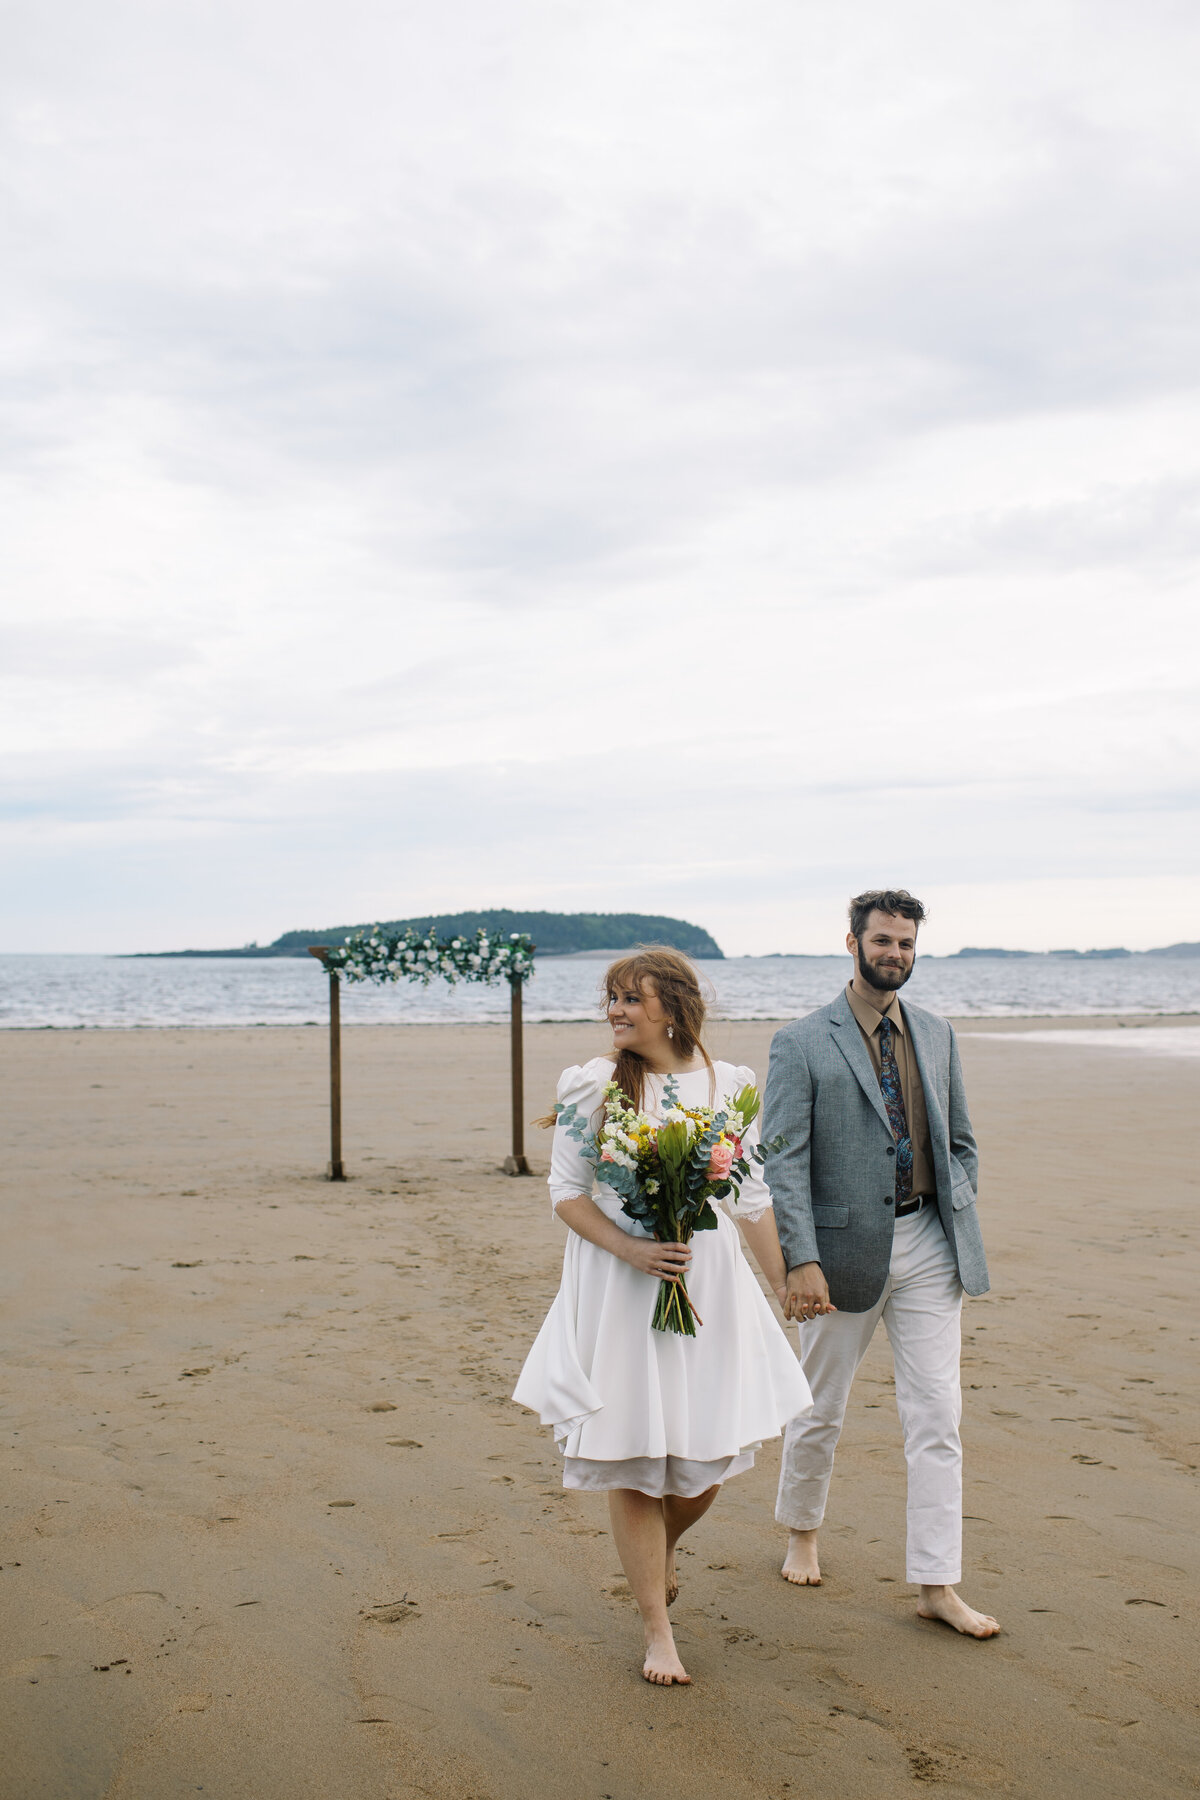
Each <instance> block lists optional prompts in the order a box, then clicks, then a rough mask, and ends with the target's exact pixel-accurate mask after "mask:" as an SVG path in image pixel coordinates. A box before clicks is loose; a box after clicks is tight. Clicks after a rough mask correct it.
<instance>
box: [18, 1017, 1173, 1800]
mask: <svg viewBox="0 0 1200 1800" xmlns="http://www.w3.org/2000/svg"><path fill="white" fill-rule="evenodd" d="M1196 1023H1197V1021H1196V1020H1195V1019H1180V1020H1177V1021H1174V1022H1172V1021H1166V1020H1162V1019H1158V1018H1156V1019H1154V1020H1144V1021H1137V1020H1126V1021H1124V1022H1123V1025H1122V1026H1121V1027H1118V1025H1117V1023H1116V1022H1115V1021H1107V1022H1106V1021H1098V1020H1095V1019H1088V1020H1086V1021H1081V1022H1080V1025H1081V1027H1083V1026H1086V1028H1087V1030H1088V1032H1089V1033H1091V1032H1094V1031H1096V1030H1097V1029H1098V1028H1100V1027H1104V1026H1106V1025H1107V1028H1108V1029H1109V1030H1110V1031H1111V1033H1112V1047H1111V1048H1110V1047H1107V1046H1102V1047H1095V1046H1093V1045H1091V1044H1090V1043H1088V1044H1085V1043H1082V1042H1081V1044H1080V1045H1078V1046H1076V1045H1074V1044H1072V1043H1070V1042H1069V1041H1061V1034H1062V1032H1063V1030H1064V1022H1063V1021H1061V1020H1055V1021H1053V1025H1054V1029H1055V1037H1054V1038H1053V1039H1052V1040H1048V1041H1047V1042H1046V1043H1038V1042H1037V1041H1036V1040H1035V1041H1028V1040H1027V1038H1026V1036H1025V1034H1026V1033H1029V1032H1031V1031H1032V1032H1037V1031H1038V1030H1039V1029H1040V1027H1039V1026H1038V1024H1037V1022H1035V1021H1030V1020H1027V1019H1022V1020H1009V1021H1004V1022H988V1021H983V1020H978V1019H976V1020H971V1021H969V1022H963V1027H962V1029H963V1031H964V1033H965V1035H964V1036H963V1038H962V1049H963V1057H964V1062H965V1066H966V1074H967V1081H968V1091H969V1095H970V1100H971V1106H972V1113H973V1116H974V1120H975V1125H976V1131H977V1135H978V1137H979V1140H980V1146H981V1153H982V1159H983V1179H982V1192H981V1209H982V1212H983V1223H984V1230H985V1234H986V1237H987V1241H988V1246H989V1252H990V1257H991V1263H992V1271H993V1290H992V1292H991V1294H989V1295H988V1296H987V1297H986V1298H984V1299H982V1300H977V1301H974V1302H968V1305H967V1310H966V1313H965V1350H964V1371H963V1380H964V1388H965V1400H966V1416H965V1423H964V1437H965V1442H966V1455H967V1465H966V1467H967V1489H966V1512H967V1515H968V1521H969V1522H968V1524H967V1528H966V1529H967V1544H966V1554H967V1567H968V1571H969V1573H968V1575H967V1576H966V1578H965V1579H964V1583H963V1592H964V1594H965V1595H966V1597H967V1598H968V1599H970V1600H972V1601H973V1602H974V1603H975V1604H977V1605H979V1606H982V1607H983V1608H985V1609H986V1610H988V1611H991V1612H994V1613H995V1614H996V1615H997V1616H998V1617H999V1619H1000V1620H1001V1623H1002V1626H1003V1628H1004V1631H1003V1635H1002V1636H1001V1637H1000V1638H998V1639H997V1640H995V1641H994V1642H991V1643H986V1644H978V1643H973V1642H966V1641H964V1640H961V1639H959V1638H957V1637H955V1636H953V1635H952V1634H951V1633H950V1632H948V1631H947V1630H945V1629H944V1628H941V1627H938V1626H935V1625H931V1624H924V1623H922V1622H920V1621H918V1620H917V1619H916V1617H915V1614H914V1610H913V1603H912V1592H911V1590H909V1589H907V1588H906V1587H905V1585H904V1581H903V1574H904V1569H903V1557H902V1549H903V1528H904V1526H903V1495H904V1470H903V1461H902V1456H901V1453H900V1447H899V1429H898V1425H897V1422H896V1417H895V1410H894V1405H893V1396H892V1392H891V1381H890V1377H889V1366H890V1365H889V1358H888V1353H887V1348H886V1341H885V1340H884V1339H883V1336H882V1333H881V1334H880V1336H879V1339H878V1340H877V1342H876V1344H875V1345H874V1346H873V1349H872V1352H871V1354H870V1356H869V1358H868V1361H867V1363H866V1364H865V1365H864V1368H863V1371H862V1373H861V1376H860V1378H859V1381H858V1384H857V1386H856V1389H855V1393H854V1397H853V1400H852V1403H851V1410H850V1415H849V1418H848V1421H847V1428H846V1434H845V1437H844V1438H843V1442H842V1448H841V1451H840V1453H839V1460H838V1467H837V1471H836V1473H835V1478H834V1489H833V1495H832V1502H831V1511H830V1517H829V1519H828V1521H827V1528H826V1534H825V1540H824V1555H823V1562H824V1564H825V1572H826V1582H825V1585H824V1586H823V1587H822V1588H821V1589H820V1590H819V1591H808V1592H806V1591H801V1590H796V1589H792V1588H790V1587H788V1586H787V1585H786V1584H785V1583H784V1582H783V1581H782V1580H781V1579H780V1578H779V1575H778V1566H779V1561H780V1557H781V1552H782V1534H781V1532H780V1531H779V1530H778V1528H777V1527H776V1526H775V1524H774V1521H773V1517H772V1510H773V1501H774V1486H775V1474H776V1469H777V1466H778V1445H777V1444H773V1445H768V1446H766V1447H765V1448H764V1450H763V1452H762V1453H761V1454H760V1456H759V1459H758V1465H757V1467H756V1468H755V1470H754V1471H753V1472H752V1473H751V1474H749V1475H747V1476H744V1477H742V1478H741V1479H739V1480H737V1481H735V1482H733V1483H731V1484H730V1486H729V1487H728V1489H727V1490H726V1491H725V1493H724V1494H723V1495H722V1496H721V1498H720V1499H719V1501H718V1503H717V1505H716V1506H715V1507H714V1508H713V1510H712V1512H711V1513H710V1514H709V1515H708V1516H707V1517H706V1518H705V1519H704V1520H703V1521H702V1523H701V1525H700V1526H699V1527H698V1528H697V1530H696V1531H695V1532H694V1533H693V1534H692V1535H691V1537H690V1538H689V1539H687V1540H685V1551H684V1554H683V1556H682V1559H681V1572H682V1593H681V1596H680V1600H679V1602H678V1605H677V1607H676V1609H675V1615H674V1616H675V1621H676V1631H677V1637H678V1640H679V1644H680V1649H681V1653H682V1655H683V1657H684V1660H685V1661H686V1663H687V1665H688V1668H689V1669H690V1671H691V1673H692V1675H693V1677H694V1681H695V1685H694V1686H693V1687H691V1688H690V1689H674V1690H669V1691H663V1690H655V1689H651V1688H649V1687H647V1686H646V1685H645V1684H644V1683H643V1682H642V1681H641V1680H640V1679H639V1677H638V1674H637V1669H638V1645H639V1633H638V1625H637V1618H636V1613H635V1610H634V1607H633V1603H632V1601H631V1600H630V1598H629V1597H628V1595H627V1594H626V1592H625V1589H624V1583H623V1581H622V1578H621V1575H620V1572H619V1565H618V1562H617V1559H616V1556H615V1553H614V1550H613V1548H612V1544H611V1541H610V1539H609V1536H608V1533H607V1529H606V1523H605V1520H606V1513H605V1507H604V1502H603V1500H602V1499H601V1498H600V1497H597V1496H588V1495H572V1496H564V1494H563V1492H562V1490H561V1488H560V1485H559V1479H558V1469H557V1458H556V1455H555V1452H554V1448H553V1444H552V1443H551V1442H550V1440H549V1439H548V1437H547V1435H546V1434H545V1433H543V1432H542V1430H541V1429H540V1427H539V1426H538V1424H537V1422H536V1421H535V1420H534V1419H533V1418H531V1417H530V1416H529V1415H528V1414H525V1413H523V1412H521V1411H520V1410H519V1409H517V1408H516V1407H514V1406H513V1405H512V1404H511V1402H510V1401H509V1399H508V1395H509V1393H510V1391H511V1388H512V1385H513V1382H514V1379H515V1376H516V1373H517V1370H518V1368H519V1366H520V1363H521V1360H522V1358H523V1356H524V1354H525V1351H526V1349H527V1347H528V1344H529V1342H530V1341H531V1339H532V1337H533V1335H534V1332H535V1331H536V1329H537V1326H538V1324H539V1322H540V1320H541V1318H542V1316H543V1314H544V1312H545V1309H546V1307H547V1306H548V1305H549V1302H550V1300H551V1297H552V1295H553V1293H554V1290H555V1288H556V1285H557V1280H558V1267H559V1263H560V1260H561V1254H562V1227H561V1226H559V1225H557V1224H556V1223H555V1222H554V1221H553V1219H552V1218H551V1215H550V1209H549V1205H548V1202H547V1197H546V1190H545V1186H544V1182H543V1181H542V1180H541V1179H538V1180H520V1179H517V1180H513V1179H510V1178H507V1177H505V1176H504V1175H503V1174H502V1173H500V1170H499V1165H500V1161H501V1159H502V1157H503V1155H504V1153H505V1150H506V1149H507V1142H506V1131H507V1107H508V1091H507V1079H508V1075H507V1036H506V1033H505V1032H504V1031H503V1029H500V1028H493V1027H484V1026H479V1027H469V1026H468V1027H464V1026H446V1027H436V1026H420V1027H407V1028H405V1027H380V1028H373V1027H372V1028H367V1027H364V1028H359V1029H355V1030H351V1031H348V1032H347V1033H346V1041H345V1064H346V1155H347V1161H348V1168H349V1171H350V1173H351V1177H352V1179H351V1180H349V1181H348V1182H347V1183H346V1184H345V1185H344V1186H342V1185H332V1184H330V1183H328V1182H326V1181H325V1180H324V1179H323V1172H324V1167H325V1160H326V1155H327V1138H326V1130H327V1126H326V1111H325V1101H326V1085H325V1083H326V1064H325V1053H326V1041H325V1036H324V1033H323V1031H321V1030H320V1029H302V1028H296V1029H262V1030H241V1031H217V1030H211V1031H205V1030H195V1031H183V1030H160V1031H128V1032H121V1031H81V1032H68V1031H58V1032H50V1031H45V1032H8V1033H4V1034H0V1059H2V1064H3V1083H4V1087H3V1091H4V1093H5V1096H6V1100H7V1103H8V1110H9V1116H10V1126H9V1131H8V1150H7V1154H6V1158H5V1163H6V1177H7V1179H6V1181H5V1200H4V1208H5V1211H4V1242H5V1249H6V1255H5V1258H4V1265H5V1266H4V1273H3V1282H4V1320H5V1326H4V1339H5V1346H4V1348H5V1364H6V1371H5V1383H6V1401H5V1420H4V1431H5V1448H4V1457H5V1480H4V1494H3V1503H4V1514H3V1516H4V1533H3V1541H2V1545H0V1564H2V1565H3V1566H2V1569H0V1606H2V1608H3V1642H4V1657H3V1667H4V1672H5V1677H6V1693H5V1705H4V1708H3V1719H2V1721H0V1770H2V1771H3V1773H2V1774H0V1789H2V1791H3V1794H4V1795H5V1797H6V1800H102V1797H103V1800H174V1796H177V1795H179V1796H183V1795H194V1794H197V1793H202V1794H205V1795H207V1796H210V1797H213V1796H215V1797H217V1800H415V1797H416V1796H435V1797H436V1800H528V1797H530V1796H533V1797H537V1800H541V1797H546V1800H559V1797H561V1800H635V1797H636V1800H666V1797H668V1796H669V1797H670V1800H710V1797H715V1796H721V1800H764V1797H765V1796H771V1797H777V1800H785V1797H787V1800H794V1797H798V1796H800V1795H801V1794H804V1793H806V1792H811V1791H814V1790H816V1791H819V1792H820V1793H822V1794H841V1795H846V1796H849V1797H851V1800H876V1797H882V1796H892V1795H898V1794H906V1793H910V1792H915V1791H919V1788H920V1787H921V1786H925V1787H928V1788H929V1789H930V1790H932V1791H936V1792H937V1793H939V1794H942V1795H945V1796H946V1797H947V1800H950V1797H951V1796H956V1795H963V1796H966V1795H982V1794H1011V1795H1015V1796H1020V1797H1022V1800H1041V1797H1042V1796H1060V1795H1061V1796H1069V1797H1074V1796H1079V1797H1080V1800H1083V1797H1084V1796H1088V1797H1089V1800H1095V1797H1096V1796H1098V1795H1099V1796H1109V1795H1112V1796H1116V1795H1121V1796H1123V1797H1125V1800H1143V1797H1144V1800H1161V1796H1163V1795H1176V1794H1179V1795H1182V1794H1192V1793H1196V1792H1197V1791H1200V1717H1198V1708H1197V1682H1196V1675H1195V1670H1196V1647H1195V1619H1196V1610H1197V1601H1198V1599H1200V1580H1198V1572H1200V1550H1198V1549H1197V1543H1198V1541H1200V1540H1198V1535H1197V1533H1198V1527H1200V1507H1198V1506H1197V1499H1196V1468H1197V1464H1198V1463H1200V1442H1198V1439H1200V1426H1198V1424H1197V1418H1198V1415H1197V1410H1196V1401H1197V1391H1196V1390H1197V1385H1198V1382H1197V1371H1196V1363H1197V1357H1196V1346H1197V1343H1198V1341H1200V1326H1198V1325H1197V1323H1196V1319H1197V1304H1196V1296H1197V1291H1198V1288H1200V1239H1198V1236H1197V1231H1196V1225H1195V1218H1196V1211H1195V1209H1196V1199H1197V1176H1196V1158H1195V1118H1196V1112H1197V1106H1196V1103H1197V1098H1198V1088H1200V1061H1197V1060H1187V1059H1185V1058H1182V1057H1180V1058H1175V1057H1172V1056H1169V1055H1151V1054H1148V1053H1146V1052H1143V1051H1139V1049H1138V1047H1137V1044H1136V1042H1135V1039H1136V1033H1137V1031H1138V1029H1139V1026H1146V1025H1151V1024H1152V1025H1153V1026H1154V1027H1155V1028H1157V1029H1159V1030H1161V1029H1166V1028H1171V1029H1191V1030H1193V1031H1194V1030H1195V1028H1196ZM1047 1024H1049V1022H1047ZM773 1029H774V1028H773V1027H772V1026H770V1025H765V1024H740V1025H724V1026H717V1027H716V1028H715V1030H714V1032H713V1048H714V1049H715V1050H717V1051H718V1052H719V1053H721V1054H725V1055H730V1056H733V1057H734V1058H735V1059H736V1060H738V1061H745V1062H749V1063H750V1064H752V1065H753V1066H754V1067H755V1068H756V1069H758V1070H759V1071H760V1073H765V1069H766V1058H767V1048H768V1045H769V1042H770V1037H771V1034H772V1031H773ZM1015 1033H1020V1034H1021V1035H1020V1036H1019V1037H1017V1038H1016V1039H1015V1041H1007V1040H1009V1039H1012V1038H1013V1037H1014V1034H1015ZM527 1039H528V1042H527V1093H528V1095H529V1106H528V1111H529V1113H530V1114H531V1115H532V1114H534V1113H537V1112H540V1111H542V1110H543V1109H544V1107H545V1106H546V1104H547V1103H548V1102H549V1100H550V1098H551V1097H552V1094H553V1082H554V1078H555V1075H556V1074H557V1072H558V1070H559V1068H560V1067H561V1066H562V1065H564V1064H565V1063H567V1062H576V1061H582V1060H584V1058H585V1057H586V1056H588V1055H591V1054H594V1053H595V1051H597V1050H599V1049H600V1048H602V1047H603V1045H604V1042H605V1034H604V1033H603V1031H602V1029H601V1027H600V1026H599V1025H596V1026H594V1027H591V1026H579V1025H561V1026H552V1025H545V1026H536V1027H534V1028H532V1029H530V1030H529V1032H528V1034H527ZM531 1160H532V1161H533V1163H534V1165H535V1167H536V1168H537V1169H538V1170H539V1171H542V1172H544V1169H545V1165H546V1160H547V1154H546V1143H545V1140H544V1139H542V1138H539V1136H538V1134H536V1133H534V1134H532V1156H531ZM876 1414H878V1417H876ZM914 1784H917V1786H916V1787H914Z"/></svg>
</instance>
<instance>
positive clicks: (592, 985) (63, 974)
mask: <svg viewBox="0 0 1200 1800" xmlns="http://www.w3.org/2000/svg"><path fill="white" fill-rule="evenodd" d="M604 966H605V965H604V961H603V960H597V959H595V958H591V957H578V958H576V957H543V958H541V959H540V960H539V961H538V963H537V966H536V970H535V973H534V976H533V979H532V980H531V981H529V982H528V983H527V984H526V989H525V997H524V999H525V1017H526V1018H527V1019H528V1020H530V1021H534V1022H536V1021H541V1020H552V1019H561V1020H571V1019H590V1018H595V1017H597V1016H598V1014H599V1012H600V983H601V979H602V977H603V974H604ZM697 966H698V968H699V970H700V973H701V975H702V976H703V978H704V980H705V981H706V982H707V984H708V986H709V987H710V989H711V990H712V993H713V996H714V1002H715V1010H716V1012H717V1014H718V1015H719V1016H720V1017H723V1018H727V1019H789V1018H796V1017H799V1016H800V1015H802V1014H804V1013H807V1012H811V1011H812V1010H813V1009H814V1008H815V1007H818V1006H823V1005H824V1004H825V1003H826V1002H827V1001H829V1000H832V999H833V998H834V996H835V995H836V994H837V993H838V992H839V990H840V989H841V988H842V987H844V986H845V983H846V980H847V978H848V976H849V974H850V962H849V959H848V958H847V957H844V956H841V957H790V956H758V957H755V956H747V957H731V958H729V959H727V960H726V961H724V962H702V963H699V964H698V965H697ZM904 994H905V998H906V999H907V998H911V999H912V1000H914V1001H916V1002H917V1004H918V1005H921V1006H925V1007H928V1008H929V1010H930V1011H931V1012H936V1013H943V1014H946V1015H948V1016H950V1017H952V1018H970V1017H976V1018H1001V1017H1022V1016H1027V1017H1056V1016H1057V1017H1079V1016H1086V1015H1088V1014H1093V1015H1094V1014H1104V1013H1192V1012H1195V1013H1200V958H1185V957H1167V956H1144V955H1137V956H1127V957H1120V958H1113V959H1111V960H1105V961H1082V960H1077V959H1074V958H1071V957H1030V958H1024V957H1012V958H1009V957H954V956H947V957H923V958H920V959H919V960H918V962H917V967H916V970H915V972H914V974H913V976H912V979H911V980H910V981H909V983H908V985H907V987H906V988H905V990H904ZM327 1005H328V980H327V978H326V976H325V975H324V973H323V971H322V969H321V966H320V964H319V963H318V962H316V961H315V960H314V959H313V958H311V957H307V956H305V957H296V958H290V957H278V958H272V959H269V960H261V961H260V960H254V959H250V958H246V959H242V958H238V957H211V958H209V957H204V958H195V959H193V958H188V957H181V958H174V957H169V958H168V957H164V958H156V957H147V958H139V957H120V956H0V1027H7V1028H9V1029H12V1028H14V1027H15V1028H26V1029H38V1028H41V1029H45V1028H48V1027H58V1028H60V1029H70V1028H76V1027H80V1026H109V1027H112V1026H125V1027H147V1026H149V1027H153V1026H179V1025H200V1026H204V1025H207V1026H218V1025H225V1026H228V1025H307V1024H312V1025H317V1024H322V1023H324V1021H325V1019H326V1018H327V1016H328V1013H327ZM508 1010H509V994H508V988H507V986H506V985H505V984H503V983H501V984H500V985H499V986H497V987H494V988H487V987H478V986H473V985H467V984H461V985H459V986H456V987H449V986H447V985H446V983H445V982H443V981H434V982H433V983H431V984H430V986H429V987H427V988H423V987H421V986H420V985H419V984H416V983H412V982H405V981H402V982H397V983H395V984H392V985H389V986H387V987H382V988H380V987H375V986H374V985H367V984H364V985H362V986H358V985H356V984H353V983H349V984H348V983H343V984H342V1018H343V1021H344V1022H345V1023H346V1024H347V1025H355V1024H411V1025H420V1024H451V1023H482V1022H484V1021H487V1020H501V1019H507V1017H508Z"/></svg>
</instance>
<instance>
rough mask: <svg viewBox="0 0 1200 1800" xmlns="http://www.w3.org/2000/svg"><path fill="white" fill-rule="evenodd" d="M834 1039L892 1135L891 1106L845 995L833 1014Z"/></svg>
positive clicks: (832, 1032)
mask: <svg viewBox="0 0 1200 1800" xmlns="http://www.w3.org/2000/svg"><path fill="white" fill-rule="evenodd" d="M829 1024H830V1036H831V1037H832V1038H833V1041H834V1043H835V1044H836V1045H837V1047H838V1049H839V1050H840V1051H841V1053H842V1055H843V1056H844V1057H845V1059H846V1061H847V1062H848V1063H849V1064H850V1067H851V1068H852V1069H853V1071H854V1073H855V1075H856V1076H857V1077H858V1081H859V1085H860V1087H861V1088H862V1091H863V1093H864V1094H865V1095H866V1096H867V1099H868V1100H869V1101H870V1102H871V1105H872V1106H873V1107H874V1108H875V1111H876V1112H877V1113H878V1114H879V1116H880V1118H881V1119H882V1120H883V1122H884V1124H885V1125H886V1126H887V1128H888V1135H889V1136H890V1135H891V1130H892V1127H891V1124H890V1122H889V1120H888V1116H887V1107H886V1106H885V1105H884V1104H883V1094H882V1092H881V1090H880V1086H879V1077H878V1075H876V1073H875V1067H874V1064H873V1063H872V1061H871V1057H870V1052H869V1051H868V1049H867V1046H866V1045H865V1044H864V1043H863V1038H862V1032H861V1031H860V1030H859V1029H858V1020H857V1019H856V1018H855V1017H854V1014H853V1013H852V1012H851V1011H850V1002H849V1001H848V1000H847V998H846V996H845V994H844V993H841V994H839V995H838V997H837V999H836V1000H835V1001H834V1003H833V1008H832V1010H831V1012H830V1014H829Z"/></svg>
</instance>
